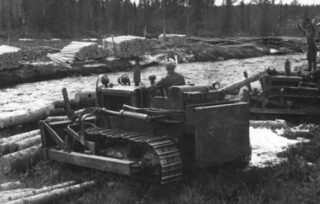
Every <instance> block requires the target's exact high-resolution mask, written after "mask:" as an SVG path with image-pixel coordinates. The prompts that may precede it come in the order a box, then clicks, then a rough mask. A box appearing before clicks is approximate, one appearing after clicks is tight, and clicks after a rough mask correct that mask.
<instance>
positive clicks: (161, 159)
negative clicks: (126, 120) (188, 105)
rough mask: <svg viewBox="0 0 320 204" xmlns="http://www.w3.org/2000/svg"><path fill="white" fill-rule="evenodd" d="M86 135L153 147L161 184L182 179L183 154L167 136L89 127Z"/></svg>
mask: <svg viewBox="0 0 320 204" xmlns="http://www.w3.org/2000/svg"><path fill="white" fill-rule="evenodd" d="M85 132H86V135H88V136H89V137H90V136H102V137H103V138H107V139H108V140H110V141H112V142H130V143H137V144H138V143H139V144H143V145H146V146H147V147H150V148H152V150H153V152H154V153H155V154H156V155H157V158H158V165H159V166H160V175H159V178H158V181H157V182H159V183H160V184H161V185H168V184H172V183H175V182H178V181H180V180H182V175H183V172H182V171H183V163H182V159H181V154H180V152H179V150H178V149H177V148H176V146H175V144H174V142H173V141H172V140H170V139H169V138H168V137H166V136H162V137H156V136H154V135H151V134H148V133H142V132H138V131H126V130H120V129H103V128H99V127H97V128H88V129H86V131H85Z"/></svg>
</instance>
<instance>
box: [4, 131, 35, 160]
mask: <svg viewBox="0 0 320 204" xmlns="http://www.w3.org/2000/svg"><path fill="white" fill-rule="evenodd" d="M40 143H41V136H40V135H36V136H33V137H29V138H25V139H23V140H21V141H13V142H7V143H4V144H1V145H0V156H2V155H6V154H9V153H12V152H17V151H19V150H22V149H26V148H28V147H32V146H34V145H37V144H40Z"/></svg>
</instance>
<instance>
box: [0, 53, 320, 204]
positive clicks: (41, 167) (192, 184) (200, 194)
mask: <svg viewBox="0 0 320 204" xmlns="http://www.w3.org/2000/svg"><path fill="white" fill-rule="evenodd" d="M304 58H305V55H301V54H295V55H282V56H264V57H258V58H250V59H241V60H227V61H220V62H208V63H188V64H179V65H178V68H177V72H179V73H182V74H183V75H184V76H185V77H186V80H187V82H190V83H194V84H197V85H205V84H211V83H212V82H214V81H220V83H221V86H225V85H228V84H230V83H233V82H236V81H238V80H241V79H243V71H247V72H248V73H249V75H250V74H253V73H256V72H259V71H261V70H264V69H266V68H269V67H272V68H277V69H280V70H283V68H284V62H285V60H287V59H290V60H291V62H292V64H293V66H299V65H301V64H304V63H305V61H304ZM123 73H127V74H129V75H130V76H131V73H129V72H121V73H112V74H109V76H110V78H111V79H112V82H115V81H116V78H117V77H118V76H120V75H121V74H123ZM165 73H166V72H165V69H164V67H161V66H157V67H150V68H148V69H145V70H143V73H142V80H143V82H144V83H145V84H148V76H149V75H151V74H155V75H156V76H157V78H158V79H160V78H161V77H162V76H164V75H165ZM96 79H97V75H94V76H86V77H82V76H79V77H72V78H64V79H60V80H50V81H43V82H36V83H26V84H21V85H16V86H13V87H9V88H6V89H1V90H0V113H1V117H6V116H10V115H15V114H17V113H23V112H26V111H30V110H34V109H38V108H40V107H41V106H45V105H47V104H49V103H51V102H52V101H57V100H62V99H63V98H62V94H61V89H62V88H63V87H67V88H68V91H69V94H70V98H73V96H74V94H75V93H76V92H77V91H82V90H94V87H95V82H96ZM253 86H254V87H258V86H259V84H258V83H255V84H253ZM250 131H251V137H253V136H254V139H251V142H253V143H251V145H252V147H253V158H254V159H255V161H254V162H252V163H251V167H249V168H247V169H246V170H244V171H243V170H240V169H238V168H233V167H228V166H227V167H216V168H214V169H210V170H204V171H199V172H197V173H195V174H186V177H185V178H184V181H183V182H182V183H181V184H179V185H178V186H174V187H168V188H161V187H158V186H152V185H151V186H150V185H147V184H143V183H140V182H137V181H134V180H132V179H130V178H126V177H120V176H116V175H111V174H108V173H105V172H100V171H95V170H89V169H84V168H78V167H74V166H71V165H66V164H60V163H55V162H40V163H38V164H37V165H35V166H32V167H30V168H28V169H27V170H26V171H22V172H21V171H20V172H13V173H10V174H9V175H3V174H0V183H3V182H5V181H12V180H20V181H22V182H23V185H24V186H25V187H29V186H32V187H41V186H43V185H48V184H55V183H59V182H62V181H66V180H70V179H76V180H89V179H98V180H99V184H98V186H97V187H96V188H94V189H90V190H89V191H87V192H85V193H83V194H81V195H74V196H71V197H68V198H64V199H62V200H58V201H55V203H274V202H280V203H294V201H299V202H297V203H300V201H305V200H308V199H310V200H311V202H310V203H313V201H315V200H316V199H317V198H318V197H316V194H317V191H318V190H316V189H314V190H313V191H312V189H313V188H314V187H315V185H316V184H314V182H315V180H310V178H308V177H310V176H312V177H314V176H315V175H316V174H317V172H318V171H317V170H316V169H317V164H318V160H317V159H314V160H312V162H310V161H309V160H308V155H309V154H310V153H308V152H305V150H304V148H302V146H303V145H304V144H303V143H302V144H300V143H299V142H298V140H296V138H294V137H293V138H291V139H290V140H288V139H286V138H284V137H282V136H283V135H284V134H283V133H275V132H274V131H271V130H263V129H262V130H260V132H259V131H255V130H250ZM266 132H267V133H266ZM314 132H315V133H314V136H313V138H311V139H314V140H316V141H318V136H317V133H318V132H317V131H316V130H315V131H314ZM268 136H269V138H275V139H274V140H273V141H270V139H269V140H268V138H267V137H268ZM258 137H261V138H260V139H257V138H258ZM299 141H300V140H299ZM263 143H277V144H274V145H269V146H268V145H264V144H263ZM280 143H281V144H280ZM296 144H299V145H298V146H297V147H293V149H289V150H288V151H287V152H286V153H285V154H287V155H286V156H285V157H284V159H279V157H278V153H279V152H280V151H283V150H284V149H285V148H287V147H288V146H289V145H296ZM314 144H318V143H314ZM310 146H311V149H312V148H314V146H312V145H310ZM265 148H266V149H265ZM268 148H269V149H268ZM318 151H319V150H317V151H316V152H313V153H312V154H314V153H318ZM286 158H289V159H286ZM283 161H284V162H283ZM280 162H283V163H281V164H279V163H280ZM262 166H264V167H263V168H262ZM296 186H298V187H301V188H303V187H305V188H307V190H305V191H303V192H300V190H299V189H298V190H296ZM298 195H299V196H300V197H299V198H298ZM299 199H300V200H299Z"/></svg>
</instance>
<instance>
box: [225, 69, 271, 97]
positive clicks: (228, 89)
mask: <svg viewBox="0 0 320 204" xmlns="http://www.w3.org/2000/svg"><path fill="white" fill-rule="evenodd" d="M265 74H267V70H264V71H262V72H259V73H257V74H254V75H252V76H250V77H248V78H246V79H244V80H241V81H238V82H236V83H233V84H231V85H229V86H226V87H223V88H221V89H219V91H222V92H224V93H225V94H234V93H235V92H236V93H238V90H239V89H240V88H241V87H243V86H247V85H248V84H250V83H252V82H254V81H257V80H259V79H260V78H261V77H262V76H263V75H265Z"/></svg>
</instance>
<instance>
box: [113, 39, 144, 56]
mask: <svg viewBox="0 0 320 204" xmlns="http://www.w3.org/2000/svg"><path fill="white" fill-rule="evenodd" d="M148 49H149V44H148V41H147V40H141V39H135V40H130V41H124V42H122V43H119V44H118V45H117V48H116V49H115V50H116V55H117V56H120V57H122V58H131V57H139V56H142V55H144V54H145V52H146V51H147V50H148Z"/></svg>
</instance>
